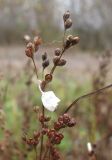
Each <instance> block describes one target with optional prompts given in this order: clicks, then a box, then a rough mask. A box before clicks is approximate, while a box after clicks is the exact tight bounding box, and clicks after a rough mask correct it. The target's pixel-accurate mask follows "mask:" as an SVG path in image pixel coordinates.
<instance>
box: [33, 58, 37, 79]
mask: <svg viewBox="0 0 112 160" xmlns="http://www.w3.org/2000/svg"><path fill="white" fill-rule="evenodd" d="M32 61H33V64H34V69H35V74H36V76H37V79H38V70H37V67H36V64H35V60H34V58H33V57H32Z"/></svg>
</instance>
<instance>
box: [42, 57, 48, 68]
mask: <svg viewBox="0 0 112 160" xmlns="http://www.w3.org/2000/svg"><path fill="white" fill-rule="evenodd" d="M42 66H43V68H44V69H45V68H46V67H48V66H49V60H48V59H47V60H45V61H44V62H43V63H42Z"/></svg>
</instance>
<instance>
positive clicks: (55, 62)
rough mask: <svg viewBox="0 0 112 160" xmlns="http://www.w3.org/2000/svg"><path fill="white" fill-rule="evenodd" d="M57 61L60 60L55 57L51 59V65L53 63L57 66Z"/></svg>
mask: <svg viewBox="0 0 112 160" xmlns="http://www.w3.org/2000/svg"><path fill="white" fill-rule="evenodd" d="M59 60H60V58H59V57H57V56H56V57H54V58H53V63H54V64H55V65H57V64H58V62H59Z"/></svg>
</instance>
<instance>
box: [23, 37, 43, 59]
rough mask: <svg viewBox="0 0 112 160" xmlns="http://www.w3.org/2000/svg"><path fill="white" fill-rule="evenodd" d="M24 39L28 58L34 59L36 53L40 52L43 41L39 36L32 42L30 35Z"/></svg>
mask: <svg viewBox="0 0 112 160" xmlns="http://www.w3.org/2000/svg"><path fill="white" fill-rule="evenodd" d="M24 39H25V42H26V44H27V45H26V49H25V53H26V56H27V57H29V58H33V56H34V53H35V52H37V51H38V49H39V46H40V45H41V43H42V40H41V38H40V37H39V36H36V37H34V40H33V41H32V42H31V38H30V37H29V36H28V35H25V36H24Z"/></svg>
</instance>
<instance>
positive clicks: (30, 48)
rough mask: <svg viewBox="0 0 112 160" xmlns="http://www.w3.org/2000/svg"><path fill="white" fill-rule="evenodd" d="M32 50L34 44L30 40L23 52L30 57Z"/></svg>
mask: <svg viewBox="0 0 112 160" xmlns="http://www.w3.org/2000/svg"><path fill="white" fill-rule="evenodd" d="M33 52H34V46H33V44H32V43H31V42H29V43H28V44H27V46H26V50H25V53H26V55H27V56H28V57H30V58H32V57H33Z"/></svg>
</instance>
